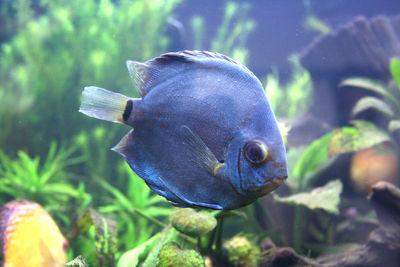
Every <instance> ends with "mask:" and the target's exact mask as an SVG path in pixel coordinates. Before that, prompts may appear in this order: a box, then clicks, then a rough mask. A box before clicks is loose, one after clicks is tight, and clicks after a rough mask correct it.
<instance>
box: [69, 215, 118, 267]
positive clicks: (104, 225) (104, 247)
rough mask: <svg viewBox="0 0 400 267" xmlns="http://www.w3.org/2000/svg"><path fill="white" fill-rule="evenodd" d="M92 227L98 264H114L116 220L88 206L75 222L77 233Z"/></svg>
mask: <svg viewBox="0 0 400 267" xmlns="http://www.w3.org/2000/svg"><path fill="white" fill-rule="evenodd" d="M91 227H94V231H95V236H94V237H95V247H96V251H97V257H98V259H99V263H100V266H114V265H115V260H114V257H115V253H116V251H117V229H116V222H115V221H113V220H111V219H109V218H106V217H104V216H102V215H100V214H99V213H98V212H96V211H95V210H93V209H91V208H89V209H87V210H86V212H85V213H84V214H83V215H82V217H81V218H79V220H78V221H77V223H76V231H77V232H78V234H81V233H85V232H86V231H88V230H89V228H91Z"/></svg>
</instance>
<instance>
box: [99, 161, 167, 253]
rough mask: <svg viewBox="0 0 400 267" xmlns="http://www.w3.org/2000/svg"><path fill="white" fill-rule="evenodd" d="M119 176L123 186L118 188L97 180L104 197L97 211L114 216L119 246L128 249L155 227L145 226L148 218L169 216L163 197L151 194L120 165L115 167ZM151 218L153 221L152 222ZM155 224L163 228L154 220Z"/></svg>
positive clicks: (125, 166)
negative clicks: (104, 191) (122, 178)
mask: <svg viewBox="0 0 400 267" xmlns="http://www.w3.org/2000/svg"><path fill="white" fill-rule="evenodd" d="M119 166H120V167H119V169H118V172H119V176H120V177H124V185H122V186H121V187H120V188H124V190H121V191H120V190H119V189H118V188H116V187H114V186H112V185H110V184H109V183H107V182H106V181H104V180H99V183H100V184H101V186H102V187H103V188H104V189H105V190H106V192H107V194H105V195H104V196H103V201H104V203H108V204H107V205H104V206H101V207H100V208H99V211H100V212H102V213H113V214H114V215H115V216H117V218H118V220H117V223H118V231H119V241H120V245H119V247H120V248H122V249H129V248H133V247H135V246H137V245H138V244H141V243H143V242H144V241H146V240H148V239H149V237H150V236H152V234H153V233H154V230H155V227H154V226H153V225H149V218H150V220H152V219H151V218H156V217H157V218H161V219H162V218H164V219H166V217H167V216H169V214H170V212H171V209H170V207H169V206H168V205H165V204H166V203H167V202H166V200H165V199H164V198H162V197H160V196H159V195H156V194H154V193H152V191H151V189H150V188H149V187H148V186H147V185H146V183H145V182H144V180H143V179H141V178H140V177H138V176H137V175H136V174H135V173H134V172H132V171H131V169H130V168H129V165H128V164H126V163H125V162H123V163H122V164H120V165H119ZM154 220H155V219H153V222H154ZM155 221H156V222H155V224H156V225H157V224H158V225H159V226H163V224H162V223H159V222H158V221H157V220H155Z"/></svg>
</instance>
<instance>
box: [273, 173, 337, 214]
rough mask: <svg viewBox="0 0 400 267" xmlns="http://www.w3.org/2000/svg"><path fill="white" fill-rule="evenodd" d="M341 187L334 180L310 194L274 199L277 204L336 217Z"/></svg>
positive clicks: (276, 197) (304, 193)
mask: <svg viewBox="0 0 400 267" xmlns="http://www.w3.org/2000/svg"><path fill="white" fill-rule="evenodd" d="M342 187H343V186H342V183H341V182H340V181H339V180H335V181H331V182H329V183H327V184H326V185H324V186H322V187H317V188H315V189H313V190H312V191H310V192H303V193H298V194H294V195H291V196H289V197H278V196H275V197H274V199H275V201H277V202H279V203H285V204H290V205H304V206H306V207H307V208H309V209H323V210H325V211H327V212H330V213H333V214H336V215H337V214H339V209H338V205H339V202H340V193H341V192H342Z"/></svg>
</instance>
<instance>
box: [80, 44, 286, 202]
mask: <svg viewBox="0 0 400 267" xmlns="http://www.w3.org/2000/svg"><path fill="white" fill-rule="evenodd" d="M126 64H127V68H128V71H129V74H130V76H131V78H132V79H133V81H134V83H135V84H136V87H137V88H138V92H139V94H140V96H141V98H129V97H126V96H124V95H121V94H118V93H114V92H110V91H107V90H105V89H102V88H98V87H93V86H90V87H85V89H84V91H83V93H82V104H81V107H80V110H79V111H80V112H82V113H84V114H86V115H88V116H90V117H94V118H98V119H102V120H108V121H112V122H118V123H123V124H127V125H129V126H131V127H132V128H133V129H132V130H131V131H130V132H129V133H128V134H127V135H126V136H125V137H124V138H123V139H122V140H121V141H120V142H119V143H118V144H117V145H116V146H115V147H114V148H112V150H114V151H116V152H118V153H119V154H121V155H122V156H123V157H124V158H125V159H126V161H127V162H128V164H129V165H130V166H131V168H132V170H133V171H134V172H135V173H136V174H137V175H139V176H140V177H141V178H143V179H144V180H145V182H146V183H147V185H148V186H149V187H150V188H151V189H152V190H154V191H155V192H157V193H158V194H159V195H161V196H163V197H165V198H166V199H168V200H169V201H170V202H172V203H173V204H174V205H176V206H179V207H205V208H211V209H236V208H239V207H242V206H245V205H248V204H250V203H252V202H254V201H255V200H256V199H257V198H259V197H261V196H263V195H265V194H267V193H269V192H271V191H273V190H274V189H276V188H277V187H279V186H280V185H281V184H282V183H283V182H284V180H285V179H286V178H287V163H286V152H285V147H284V144H283V141H282V136H281V133H280V131H279V129H278V125H277V122H276V119H275V116H274V114H273V112H272V110H271V107H270V105H269V103H268V100H267V98H266V96H265V93H264V90H263V87H262V85H261V83H260V81H259V80H258V79H257V78H256V76H255V75H254V74H253V73H252V72H250V71H249V70H248V69H247V68H246V67H245V66H243V65H242V64H240V63H238V62H236V61H234V60H232V59H230V58H229V57H227V56H224V55H222V54H218V53H213V52H207V51H182V52H174V53H166V54H163V55H161V56H159V57H156V58H154V59H151V60H149V61H147V62H145V63H140V62H135V61H127V63H126Z"/></svg>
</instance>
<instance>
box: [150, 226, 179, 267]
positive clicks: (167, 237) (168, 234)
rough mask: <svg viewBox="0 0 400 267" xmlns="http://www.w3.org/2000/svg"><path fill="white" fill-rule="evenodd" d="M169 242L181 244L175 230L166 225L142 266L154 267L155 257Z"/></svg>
mask: <svg viewBox="0 0 400 267" xmlns="http://www.w3.org/2000/svg"><path fill="white" fill-rule="evenodd" d="M171 241H177V242H178V243H180V244H181V243H182V242H183V240H182V239H181V238H180V237H179V232H178V231H177V230H175V228H173V227H172V226H171V225H168V226H167V227H165V228H164V230H163V231H162V232H161V236H160V238H159V239H158V240H157V242H156V244H155V245H154V247H153V248H152V249H151V251H150V253H149V255H148V256H147V258H146V260H145V261H144V263H143V265H142V266H156V263H157V256H158V254H159V252H160V250H161V248H162V246H163V245H164V244H166V243H168V242H171Z"/></svg>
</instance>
